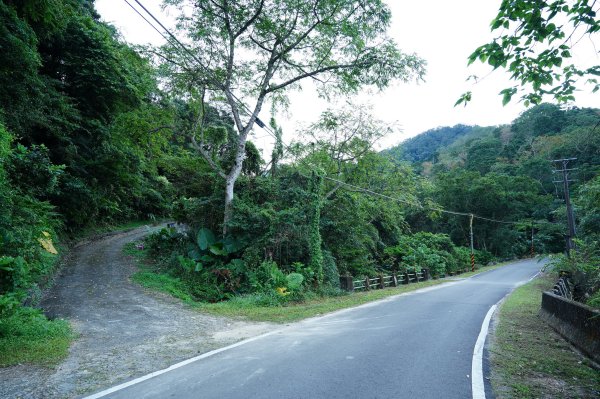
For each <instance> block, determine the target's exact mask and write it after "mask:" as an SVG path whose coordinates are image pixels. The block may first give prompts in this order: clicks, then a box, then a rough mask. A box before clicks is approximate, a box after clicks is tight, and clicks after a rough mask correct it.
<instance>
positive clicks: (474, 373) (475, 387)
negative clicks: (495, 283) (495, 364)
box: [471, 271, 541, 399]
mask: <svg viewBox="0 0 600 399" xmlns="http://www.w3.org/2000/svg"><path fill="white" fill-rule="evenodd" d="M540 273H541V271H538V272H537V273H536V274H534V275H533V276H531V277H530V278H529V279H528V280H526V281H523V282H521V283H518V284H516V285H515V288H517V287H520V286H521V285H525V284H527V283H529V282H530V281H532V280H533V279H534V278H536V277H537V276H538V275H539V274H540ZM512 291H513V290H511V292H509V293H508V294H506V295H505V296H504V297H503V298H502V299H500V300H499V301H498V302H497V303H495V304H494V305H492V307H491V308H490V309H489V310H488V312H487V314H486V315H485V318H484V319H483V323H482V324H481V331H480V332H479V336H477V342H475V348H474V349H473V361H472V363H471V391H472V393H473V399H485V382H484V380H483V349H484V347H485V340H486V338H487V335H488V330H489V328H490V321H491V320H492V315H493V314H494V312H495V311H496V309H497V308H498V305H499V304H500V302H502V301H503V300H504V299H505V298H506V297H507V296H509V295H510V294H511V293H512Z"/></svg>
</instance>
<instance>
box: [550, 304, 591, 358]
mask: <svg viewBox="0 0 600 399" xmlns="http://www.w3.org/2000/svg"><path fill="white" fill-rule="evenodd" d="M540 317H541V318H542V319H544V320H545V321H546V322H547V323H548V324H550V326H552V328H554V329H555V330H556V331H557V332H558V333H559V334H560V335H562V336H563V337H565V338H566V339H567V340H568V341H569V342H571V343H572V344H573V345H575V346H576V347H577V348H579V349H580V350H581V351H582V352H584V353H585V354H586V355H588V356H589V357H591V358H592V359H593V360H594V361H596V362H598V363H600V311H598V310H595V309H592V308H591V307H589V306H586V305H584V304H582V303H579V302H575V301H572V300H570V299H566V298H563V297H561V296H558V295H555V294H554V293H552V292H544V293H543V294H542V308H541V310H540Z"/></svg>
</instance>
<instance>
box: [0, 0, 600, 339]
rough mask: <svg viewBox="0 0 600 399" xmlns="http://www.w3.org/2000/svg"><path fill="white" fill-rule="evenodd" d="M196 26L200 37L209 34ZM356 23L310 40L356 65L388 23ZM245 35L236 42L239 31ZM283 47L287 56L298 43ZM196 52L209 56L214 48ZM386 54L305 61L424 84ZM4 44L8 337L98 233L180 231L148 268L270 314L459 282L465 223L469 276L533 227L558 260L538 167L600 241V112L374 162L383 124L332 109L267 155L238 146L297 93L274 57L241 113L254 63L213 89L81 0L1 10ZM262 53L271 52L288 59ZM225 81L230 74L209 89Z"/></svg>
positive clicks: (159, 242) (351, 84)
mask: <svg viewBox="0 0 600 399" xmlns="http://www.w3.org/2000/svg"><path fill="white" fill-rule="evenodd" d="M174 3H177V2H174ZM376 5H377V6H378V7H379V6H381V7H383V8H382V9H385V7H384V6H383V5H381V4H379V3H377V4H376ZM374 7H375V6H374ZM348 10H349V11H348ZM348 10H346V11H348V12H354V11H352V10H353V9H351V8H349V9H348ZM238 11H239V10H238ZM309 11H310V12H309ZM346 11H344V12H346ZM384 11H385V10H384ZM272 12H274V13H275V12H285V10H283V11H282V10H279V9H277V10H272ZM307 12H308V14H307V15H308V16H307V18H308V17H311V18H312V14H311V13H312V11H311V10H308V11H307ZM340 12H341V11H340ZM244 13H245V11H244ZM244 13H241V14H240V15H242V16H244V15H246V14H244ZM376 16H377V17H376ZM198 18H199V19H198V21H196V22H198V24H197V26H204V25H202V24H203V23H209V22H210V23H214V21H213V20H211V21H212V22H211V21H204V20H203V19H202V18H200V17H198ZM240 18H241V17H240ZM273 18H274V19H269V20H266V19H265V20H264V21H262V20H261V21H262V22H264V23H262V24H258V25H257V27H256V29H264V31H260V32H259V33H260V34H264V36H265V37H267V38H271V37H278V36H276V35H280V34H282V33H281V32H282V31H277V32H273V31H272V30H271V29H275V28H274V26H275V25H276V24H275V23H274V22H273V20H276V18H275V17H273ZM364 18H365V21H366V22H365V21H363V20H362V19H360V18H359V19H358V20H360V21H361V22H360V23H359V22H357V23H356V26H355V27H349V28H348V29H344V30H341V31H339V32H338V31H336V32H332V31H330V30H329V29H323V31H322V32H320V34H322V35H323V37H321V39H322V40H323V41H322V42H319V43H312V42H311V43H310V45H311V46H315V49H317V50H319V51H322V50H323V49H324V48H329V47H328V46H334V45H340V46H341V45H346V44H347V48H349V49H354V47H353V46H354V45H356V46H357V48H356V49H355V50H356V51H357V54H363V50H364V46H365V44H364V43H361V44H360V45H357V44H356V43H359V42H361V41H362V40H363V38H369V39H370V40H371V39H372V40H373V42H377V41H376V40H375V39H376V38H377V37H378V34H379V33H380V31H381V32H383V31H384V30H385V27H386V26H387V25H386V23H387V19H386V18H388V19H389V15H388V14H386V13H385V12H383V13H377V12H371V11H369V12H366V11H365V15H364ZM369 18H373V19H374V20H373V21H370V20H369ZM380 18H381V19H380ZM319 21H320V20H319ZM267 22H268V23H267ZM330 22H331V21H330ZM237 23H239V24H240V26H241V28H240V29H242V30H241V31H240V33H239V35H242V36H243V34H245V33H244V31H243V29H245V28H244V27H246V28H247V26H246V25H245V24H244V23H243V22H240V21H237ZM252 23H255V20H251V21H250V22H248V24H252ZM319 23H321V22H319ZM330 25H331V26H334V25H335V24H333V23H331V24H330ZM330 25H328V26H330ZM248 26H249V25H248ZM190 29H192V28H190ZM283 31H285V32H287V31H286V30H283ZM207 32H208V31H207ZM207 32H204V33H203V34H206V35H208V34H212V33H210V32H208V33H207ZM211 32H212V31H211ZM215 32H217V30H215ZM357 32H358V33H357ZM184 33H185V32H184ZM187 34H188V35H189V37H192V38H194V39H197V37H195V36H194V32H188V33H187ZM230 34H231V32H230ZM294 34H297V36H293V37H287V38H285V40H288V44H289V43H292V44H294V43H295V45H298V43H301V42H302V40H304V39H305V38H306V37H305V36H302V35H301V34H299V33H297V32H295V33H294ZM215 35H216V34H215ZM239 35H238V36H236V38H237V37H239ZM273 35H275V36H273ZM336 35H339V36H336ZM352 35H355V36H352ZM216 36H219V35H216ZM216 36H215V37H213V38H211V40H215V41H216V40H218V38H217V37H216ZM219 37H221V36H219ZM340 37H341V38H342V39H343V40H342V39H340ZM359 37H360V40H359V39H358V38H359ZM338 39H340V40H341V41H339V40H338ZM207 40H208V39H207ZM285 40H284V41H285ZM311 40H312V39H311ZM266 41H267V39H265V42H266ZM251 42H252V41H250V40H248V42H244V43H245V45H250V44H249V43H251ZM194 43H195V44H196V45H197V46H199V47H198V49H194V50H198V53H197V54H200V55H198V57H200V58H201V56H202V54H204V53H202V52H201V50H202V46H203V45H206V44H202V39H198V40H194ZM211 43H212V42H211ZM276 43H279V41H276ZM323 43H325V44H326V45H325V44H323ZM340 43H346V44H340ZM290 45H291V44H290ZM394 46H395V45H394V44H393V43H389V44H386V46H380V47H377V46H374V47H373V48H372V49H370V50H369V51H372V52H373V54H376V55H377V57H375V56H374V57H373V58H368V59H367V61H368V62H367V61H365V60H360V59H359V61H360V62H358V61H357V63H356V64H354V65H352V69H349V70H346V69H344V68H346V66H347V64H344V63H343V62H342V61H344V60H339V59H331V57H333V56H334V55H336V54H337V53H336V52H335V51H333V52H332V51H324V53H323V54H321V55H319V53H318V52H317V51H316V50H315V53H314V54H313V55H315V54H316V55H315V57H317V56H319V57H321V58H318V57H317V59H315V60H312V61H314V65H316V66H317V68H319V67H320V66H321V65H323V64H326V65H330V64H331V65H338V68H339V70H338V69H336V68H330V67H328V68H327V69H325V70H324V72H322V73H326V74H327V75H325V76H326V78H325V79H323V81H324V82H326V83H331V84H335V86H334V87H332V88H331V90H332V91H337V92H342V93H353V92H355V91H356V90H357V88H359V87H362V86H364V85H376V86H378V87H379V86H381V87H385V85H386V84H387V83H388V82H389V81H391V79H392V78H397V79H402V80H408V79H412V78H413V77H415V76H416V77H418V76H421V75H422V73H423V67H424V66H423V63H422V62H421V60H420V59H418V58H417V57H416V56H407V55H404V54H402V53H401V52H400V51H399V50H398V49H396V48H395V47H394ZM0 48H1V49H2V52H3V56H2V58H1V59H0V200H1V203H2V211H1V213H0V318H1V319H2V320H5V321H4V322H3V323H2V324H0V337H2V336H3V334H4V335H7V334H9V333H10V334H14V331H15V328H17V327H15V326H16V325H21V324H23V323H24V321H23V320H25V319H27V320H29V319H31V318H36V320H39V313H36V311H33V310H31V309H29V310H27V308H22V307H21V306H22V305H23V304H24V303H28V304H35V298H36V297H39V287H40V284H42V283H43V281H45V279H47V278H48V276H50V275H51V274H52V273H53V270H54V267H55V263H56V261H57V253H59V252H61V251H63V248H62V247H61V246H60V245H58V243H59V242H60V241H61V239H64V238H74V239H77V238H78V236H79V235H80V234H81V232H82V231H83V230H84V229H86V228H89V227H91V226H98V225H111V224H112V225H114V224H119V223H124V222H127V221H131V220H139V219H143V220H155V219H157V218H161V217H168V218H173V219H176V220H177V221H179V222H182V223H185V225H187V226H189V228H190V230H189V233H187V234H186V233H181V232H178V231H176V230H175V229H166V230H163V231H162V232H161V233H159V234H157V235H153V236H151V237H150V238H149V239H148V251H149V254H150V256H151V257H152V260H153V262H154V265H155V266H156V270H153V272H154V273H155V274H159V275H161V276H163V277H164V278H166V279H171V280H170V281H175V282H176V283H177V284H178V287H179V288H178V289H180V290H184V291H186V295H189V296H190V297H192V298H193V299H195V300H202V301H221V300H226V299H230V298H232V297H235V296H240V295H246V294H252V295H258V297H260V298H261V299H260V300H261V301H263V302H264V303H266V304H282V303H285V302H287V301H290V300H296V301H301V300H303V299H304V298H305V297H306V296H310V295H329V294H339V276H340V275H341V274H344V275H346V274H347V275H352V276H365V275H370V276H374V275H377V274H379V273H383V272H388V271H391V270H405V269H407V268H417V269H418V268H421V267H423V268H428V269H429V270H430V271H431V273H432V274H433V275H442V274H445V273H448V272H454V271H456V270H458V269H464V268H465V267H466V265H468V264H469V262H470V261H469V255H470V250H469V249H468V243H469V217H468V216H469V214H471V213H472V214H475V216H476V218H475V220H474V226H473V230H474V246H475V250H476V260H477V262H478V263H480V264H485V263H487V262H489V261H490V260H493V259H494V258H498V259H508V258H514V257H522V256H527V255H529V254H530V250H531V245H532V241H531V235H532V229H533V232H534V238H533V245H534V247H535V250H536V251H537V252H560V251H562V250H563V248H564V238H563V235H564V234H565V232H566V223H565V220H566V219H565V209H564V206H563V203H562V200H561V199H560V198H562V197H561V193H560V190H557V189H556V188H555V185H554V183H553V180H556V177H555V176H553V174H552V168H553V165H552V163H551V162H549V160H551V159H554V158H561V157H569V158H571V157H576V158H577V161H576V162H574V163H573V166H576V167H578V168H579V169H578V170H577V172H576V173H574V175H573V176H574V177H576V178H577V180H576V181H575V182H574V183H573V186H572V189H573V194H574V198H575V202H576V204H577V210H576V215H577V217H578V220H579V226H580V234H581V236H589V237H591V238H590V239H592V240H593V239H594V237H596V238H595V239H597V237H598V236H597V235H596V236H593V234H598V233H600V227H599V226H600V223H598V215H599V208H600V204H599V202H598V199H599V198H600V178H599V177H598V175H599V173H600V114H599V112H600V111H599V110H597V109H577V108H573V109H562V108H559V107H558V106H555V105H550V104H541V105H539V106H536V107H533V108H531V109H529V110H528V111H526V112H524V113H523V114H522V115H521V116H520V117H519V118H517V119H516V120H515V121H514V122H513V123H512V124H511V125H509V126H500V127H493V128H490V127H471V126H464V125H457V126H455V127H452V128H450V127H448V128H437V129H434V130H431V131H429V132H426V133H425V134H423V135H421V136H417V137H416V138H413V139H411V140H409V141H407V142H406V143H405V144H403V145H402V146H401V147H400V148H396V149H390V150H388V151H384V152H383V153H378V152H376V151H375V150H374V149H373V145H374V143H375V142H376V141H377V140H378V139H380V138H381V137H382V136H383V135H385V134H386V132H387V130H388V129H387V127H386V125H385V124H384V123H383V122H381V121H379V120H377V119H376V118H374V117H373V116H372V115H370V113H369V112H368V110H366V109H352V108H349V109H348V108H347V109H343V110H336V109H331V110H327V111H326V112H324V113H323V114H322V115H321V117H320V119H319V120H318V121H317V122H316V123H315V124H314V125H312V126H310V127H309V128H308V129H307V130H306V131H303V132H294V133H296V134H295V137H297V140H296V141H295V142H294V143H285V142H283V141H282V139H281V137H282V132H281V130H280V128H279V127H278V124H277V121H276V120H271V121H270V123H269V126H270V127H267V128H266V129H267V130H268V131H269V132H272V133H273V134H274V136H275V137H276V139H277V142H276V146H275V149H274V151H273V153H272V154H271V155H270V156H268V157H267V159H263V158H262V156H261V153H260V151H259V150H258V149H257V148H256V146H255V145H254V144H253V143H252V142H251V141H250V140H249V139H248V138H249V137H250V136H249V133H250V131H252V130H253V129H254V130H257V129H258V127H259V126H260V125H262V122H261V123H259V121H258V120H257V117H258V114H259V112H260V109H261V106H262V105H263V101H266V100H265V99H266V98H268V96H269V95H272V96H275V97H276V99H278V100H281V101H282V102H285V101H284V100H285V98H284V97H285V94H283V93H284V92H277V93H275V94H273V91H275V90H283V89H285V88H287V87H288V85H289V86H294V85H295V84H296V82H297V81H298V79H299V78H290V76H291V75H290V74H292V72H294V71H296V72H297V68H295V67H294V64H293V62H292V61H291V60H289V59H287V58H285V57H283V59H284V60H287V61H289V62H290V64H289V65H288V64H286V65H284V66H285V67H282V68H283V69H282V70H280V71H279V72H278V71H276V70H274V69H273V70H271V69H268V68H274V66H273V65H271V64H267V66H266V68H267V70H268V71H269V73H268V74H267V75H265V76H264V79H267V80H266V82H267V83H268V79H271V78H273V79H274V76H275V77H278V78H280V79H283V78H288V79H289V80H287V81H283V83H280V84H275V83H274V82H271V83H269V84H264V85H262V86H260V87H256V88H253V89H248V93H246V94H247V95H248V96H252V95H255V94H256V93H259V94H258V95H257V96H258V98H257V106H256V108H255V109H254V110H252V111H251V112H249V113H248V114H246V113H245V108H244V107H242V106H240V104H239V101H237V100H236V98H235V96H233V95H232V92H231V89H230V87H233V86H235V85H234V84H233V83H232V82H234V83H235V84H238V86H243V85H244V84H245V82H246V81H245V80H244V79H246V80H248V79H250V77H249V74H248V73H246V72H245V71H246V69H244V68H246V67H248V68H250V67H251V66H252V65H250V64H243V65H242V66H239V65H236V66H235V67H234V66H233V65H232V66H231V67H230V68H226V67H222V65H220V64H219V65H217V66H214V69H213V72H214V74H213V75H210V74H209V73H208V72H206V73H205V72H204V70H200V71H199V70H195V69H193V68H192V67H188V63H189V62H190V61H189V59H185V57H186V56H185V53H183V52H182V51H181V49H179V50H178V49H177V47H176V46H173V45H171V46H165V47H162V48H155V49H150V51H148V49H146V51H138V49H134V48H133V47H131V46H129V45H128V44H126V43H125V42H124V41H123V40H122V39H121V38H120V37H119V35H118V33H117V32H116V30H115V29H114V28H113V27H112V26H110V25H108V24H106V23H104V22H102V21H101V20H100V19H99V16H98V15H97V13H96V12H95V11H94V6H93V1H80V0H52V1H44V2H38V1H11V0H1V1H0ZM259 50H261V49H259ZM263 50H264V51H266V49H263ZM346 50H347V49H346V47H345V50H344V51H346ZM257 51H258V50H257ZM271 51H272V52H274V53H272V54H275V55H273V57H279V58H281V57H282V54H284V53H285V52H287V51H289V50H287V48H286V50H281V51H283V52H284V53H277V51H279V50H277V49H276V48H275V49H272V50H271ZM297 51H298V52H299V54H302V51H304V50H303V47H302V46H300V48H299V49H297ZM348 51H350V50H348ZM378 52H379V53H378ZM340 53H343V54H345V53H344V52H340ZM156 54H159V55H160V56H156ZM207 54H208V53H207ZM311 54H312V53H311ZM332 54H333V55H332ZM350 55H352V56H353V54H350ZM207 56H208V55H207ZM178 57H179V58H178ZM223 58H225V57H223ZM279 58H278V59H279ZM266 59H268V58H266ZM373 59H375V60H387V61H386V62H383V61H382V63H381V65H378V64H376V63H375V64H374V63H373V61H372V60H373ZM173 60H175V61H173ZM202 60H203V59H202ZM202 60H201V61H202ZM209 61H211V62H212V60H209ZM221 61H222V60H221V58H219V59H218V62H221ZM388 61H389V62H388ZM282 62H283V61H282ZM336 63H338V64H336ZM278 65H279V64H278ZM193 67H196V66H193ZM252 67H254V66H252ZM286 68H287V69H286ZM386 68H389V69H386ZM223 71H230V72H231V71H233V72H231V73H232V74H233V73H239V75H232V76H229V77H227V78H223V79H224V80H223V81H222V82H221V83H219V84H215V80H216V79H219V78H220V76H221V75H219V73H224V72H223ZM240 71H242V72H240ZM318 71H319V70H317V72H318ZM332 71H333V72H332ZM213 72H211V73H213ZM258 72H260V71H258ZM258 72H257V73H258ZM317 72H315V74H316V73H317ZM277 73H279V75H277ZM319 73H321V72H319ZM302 76H303V74H302ZM252 79H254V78H252ZM252 79H250V80H252ZM264 79H263V80H260V79H259V80H260V82H263V83H264V82H265V80H264ZM159 81H160V82H161V84H159V83H158V82H159ZM252 82H254V80H252ZM246 83H247V82H246ZM261 84H262V83H261ZM227 85H229V86H227ZM232 85H233V86H232ZM327 88H328V86H326V87H325V89H327ZM219 90H220V91H219ZM207 93H212V95H208V94H207ZM215 93H216V94H215ZM261 96H262V97H261ZM277 96H281V97H277ZM274 104H275V106H276V105H277V104H278V102H277V101H274ZM24 309H25V310H24ZM7 320H8V321H7ZM20 333H23V334H25V332H20Z"/></svg>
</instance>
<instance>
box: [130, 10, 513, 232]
mask: <svg viewBox="0 0 600 399" xmlns="http://www.w3.org/2000/svg"><path fill="white" fill-rule="evenodd" d="M123 1H124V2H125V3H127V5H129V7H131V8H132V9H133V10H134V11H135V12H136V13H137V14H138V15H139V16H140V17H141V18H142V19H143V20H144V21H145V22H146V23H147V24H148V25H150V26H151V27H152V28H153V29H154V30H155V31H157V32H158V33H159V34H160V35H161V36H162V37H163V38H164V39H165V40H166V41H167V42H168V43H169V44H171V45H173V43H172V42H171V40H169V39H168V38H167V37H166V36H165V35H164V33H162V32H161V31H160V30H159V29H158V28H157V27H156V26H155V25H154V24H153V23H152V22H150V21H149V20H148V19H147V18H146V17H144V15H142V13H140V11H139V10H138V9H136V8H135V7H134V6H133V5H132V4H131V3H129V1H128V0H123ZM134 1H135V2H136V3H137V4H138V5H139V6H140V7H141V8H142V9H143V10H144V11H145V12H146V13H147V14H148V15H149V16H150V17H151V18H152V19H153V20H154V21H156V23H157V24H158V25H160V27H161V28H162V29H163V30H164V31H165V32H166V33H167V34H168V36H169V37H170V38H171V39H172V40H174V41H175V42H176V43H177V44H178V45H179V47H180V48H181V49H183V50H184V51H185V52H186V53H187V54H188V55H189V56H190V57H192V60H194V61H196V62H197V63H198V65H199V66H200V67H201V68H203V69H204V70H205V72H206V73H207V75H208V76H209V77H210V79H211V80H213V82H214V83H215V85H217V86H221V87H220V88H221V89H222V90H223V91H225V92H226V94H229V95H230V96H231V97H232V98H233V99H234V100H235V101H236V102H237V103H238V105H239V106H240V107H241V108H242V109H243V110H244V112H245V113H246V114H247V115H248V116H250V117H252V115H253V112H252V111H251V110H250V108H249V107H248V106H247V105H246V104H245V103H244V102H243V101H241V100H240V99H239V98H238V97H237V96H236V95H235V94H234V93H232V92H231V90H229V89H228V88H225V87H222V85H221V84H220V83H219V82H218V81H217V80H216V79H215V78H214V77H213V76H212V72H211V71H209V70H208V69H207V68H206V67H204V66H203V65H202V62H201V61H200V60H199V59H198V58H197V57H196V55H195V54H194V53H193V52H192V51H191V50H190V49H189V48H188V47H187V46H185V45H184V44H183V43H182V42H181V41H180V40H179V39H177V37H176V36H175V35H174V34H173V33H171V31H170V30H169V29H167V28H166V27H165V25H164V24H163V23H162V22H160V20H159V19H158V18H157V17H155V16H154V15H153V14H152V13H151V12H150V11H149V10H148V9H147V8H146V7H145V6H144V5H143V4H142V3H141V2H140V1H139V0H134ZM255 119H256V120H257V121H258V122H257V125H259V126H260V127H261V128H262V129H264V130H265V131H266V132H267V133H269V135H271V136H272V137H274V138H275V139H276V140H277V139H278V138H277V136H276V135H275V133H274V132H273V131H272V130H271V129H270V128H269V127H268V125H265V124H264V123H263V122H262V121H260V119H258V116H256V117H255ZM279 140H280V142H281V144H282V146H283V147H285V148H286V149H288V150H289V149H291V146H290V145H288V144H286V143H285V142H284V141H283V140H281V139H279ZM301 175H302V176H303V177H305V178H308V176H306V175H303V174H301ZM323 178H324V179H326V180H329V181H332V182H335V183H337V184H339V185H341V186H346V187H351V188H353V189H354V190H357V191H359V192H363V193H366V194H370V195H373V196H376V197H381V198H385V199H389V200H392V201H396V202H401V203H404V204H407V205H411V206H415V207H417V208H420V209H428V210H431V211H435V212H440V213H445V214H450V215H456V216H466V217H472V218H474V219H480V220H485V221H489V222H494V223H501V224H510V225H520V224H522V223H523V222H515V221H504V220H498V219H493V218H487V217H484V216H479V215H477V214H474V213H469V212H457V211H452V210H448V209H444V208H440V207H430V206H424V205H422V204H420V203H418V202H412V201H408V200H404V199H401V198H397V197H391V196H389V195H386V194H382V193H378V192H375V191H372V190H369V189H367V188H364V187H359V186H356V185H354V184H350V183H347V182H344V181H342V180H339V179H335V178H332V177H329V176H323Z"/></svg>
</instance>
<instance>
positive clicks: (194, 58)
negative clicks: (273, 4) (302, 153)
mask: <svg viewBox="0 0 600 399" xmlns="http://www.w3.org/2000/svg"><path fill="white" fill-rule="evenodd" d="M123 1H125V2H126V3H127V4H129V6H130V7H132V5H131V4H130V3H129V2H128V1H127V0H123ZM134 1H135V2H136V3H137V4H138V5H139V6H140V7H141V8H142V9H143V10H144V11H145V12H146V13H147V14H148V15H149V16H150V17H151V18H152V19H153V20H154V21H156V23H157V24H158V25H160V27H161V28H162V29H163V30H164V31H165V32H166V33H167V34H168V35H169V37H171V39H172V40H174V41H175V42H176V43H177V44H178V45H179V47H180V48H181V49H183V50H184V51H185V52H186V53H187V54H188V55H189V56H190V57H192V60H194V61H196V62H197V63H198V65H199V66H200V67H201V68H202V69H204V72H205V73H206V74H207V75H208V77H209V78H210V80H212V81H213V83H214V84H215V85H216V86H220V88H221V90H223V91H224V92H225V93H226V94H229V95H230V96H231V97H232V98H233V99H234V100H235V101H236V102H237V103H238V105H239V106H240V107H241V108H242V109H243V110H244V112H246V114H247V115H248V116H250V117H252V116H253V115H254V112H252V111H251V110H250V108H249V107H248V106H247V105H246V104H245V103H244V102H243V101H242V100H240V99H239V98H238V97H237V96H236V95H235V94H234V93H233V92H232V91H231V90H229V89H228V88H226V87H222V85H221V84H220V82H219V80H218V79H215V77H214V76H213V73H212V71H210V70H209V69H208V68H206V67H204V66H203V65H202V61H200V60H199V59H198V57H196V55H195V54H194V53H193V52H192V51H191V50H190V49H189V48H188V47H187V46H186V45H184V44H183V43H182V42H181V41H180V40H179V39H178V38H177V37H176V36H175V35H174V34H173V33H171V31H170V30H169V29H167V27H166V26H165V25H164V24H163V23H162V22H160V20H159V19H158V18H157V17H155V16H154V14H152V13H151V12H150V11H149V10H148V9H147V8H146V7H145V6H144V5H143V4H142V2H141V1H139V0H134ZM132 8H133V7H132ZM134 10H135V11H136V13H137V14H138V15H140V16H141V17H142V18H143V19H144V21H146V23H148V24H149V25H150V26H152V28H154V30H156V31H158V28H156V27H155V26H154V25H153V24H152V23H151V22H150V21H148V20H147V19H146V18H145V17H144V16H143V15H142V14H141V13H140V12H139V11H138V10H137V9H135V8H134ZM159 33H160V32H159ZM161 36H162V37H163V38H165V36H164V35H163V34H162V33H161ZM165 40H167V39H166V38H165ZM167 42H169V40H167ZM169 43H171V42H169ZM171 44H172V43H171ZM254 119H255V122H256V124H257V125H258V126H260V127H261V128H263V129H264V130H266V131H267V132H269V133H270V134H271V135H272V136H273V137H275V133H274V132H272V131H271V130H270V129H269V128H268V127H267V125H265V123H264V122H263V121H261V120H260V119H259V118H258V115H257V116H255V117H254Z"/></svg>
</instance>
